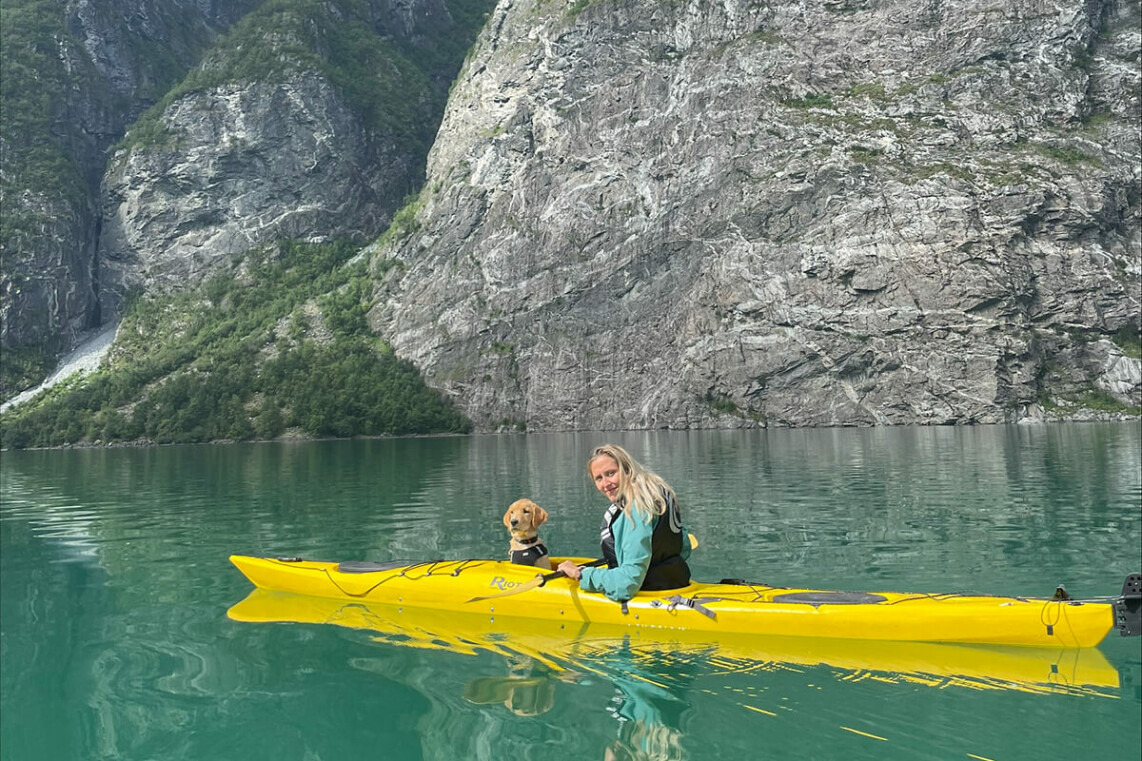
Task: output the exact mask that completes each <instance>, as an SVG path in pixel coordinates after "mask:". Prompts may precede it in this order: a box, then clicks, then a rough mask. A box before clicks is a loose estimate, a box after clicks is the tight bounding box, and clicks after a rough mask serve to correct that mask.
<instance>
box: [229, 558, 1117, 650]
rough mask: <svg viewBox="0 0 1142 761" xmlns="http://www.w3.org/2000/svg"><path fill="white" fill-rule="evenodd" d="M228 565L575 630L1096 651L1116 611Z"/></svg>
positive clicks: (265, 579) (297, 583)
mask: <svg viewBox="0 0 1142 761" xmlns="http://www.w3.org/2000/svg"><path fill="white" fill-rule="evenodd" d="M571 559H572V560H576V562H579V563H583V562H586V561H585V560H583V559H581V558H571ZM230 560H231V562H233V563H234V565H235V566H236V567H237V568H238V569H239V570H240V571H241V572H242V573H243V574H244V575H245V576H246V577H247V578H248V579H249V580H250V581H251V582H252V583H253V584H254V585H255V586H256V587H258V588H259V589H264V590H273V591H279V592H290V593H294V594H299V595H309V596H313V597H322V598H330V599H338V600H356V601H361V602H367V603H382V604H388V605H394V606H397V607H398V608H403V607H414V608H423V609H430V610H434V611H439V612H445V613H446V612H449V611H452V612H456V613H464V614H479V615H482V616H487V617H489V618H491V619H496V618H500V617H508V618H518V619H540V620H546V621H553V622H559V623H560V624H562V625H564V626H575V627H581V626H583V625H589V624H599V625H606V626H617V627H627V628H633V629H643V628H651V629H679V630H687V631H690V632H707V633H710V634H718V635H765V636H769V637H824V638H839V639H849V640H881V641H899V642H933V643H960V644H986V645H1013V646H1032V647H1053V648H1084V647H1093V646H1095V645H1097V644H1098V643H1099V642H1100V641H1102V639H1103V638H1104V637H1105V636H1106V634H1107V633H1108V632H1109V631H1110V630H1111V628H1112V627H1113V625H1114V612H1113V608H1112V605H1111V604H1110V603H1104V602H1089V601H1077V600H1069V601H1057V600H1050V599H1042V598H1024V597H998V596H988V595H963V594H908V593H898V592H880V593H863V592H856V593H849V592H835V591H831V590H814V589H799V588H798V589H790V588H784V587H771V586H768V585H764V584H721V583H719V584H704V583H692V584H690V585H689V586H687V587H684V588H682V589H674V590H669V591H665V592H639V593H638V594H637V595H635V597H634V598H633V599H632V600H630V601H629V602H628V603H627V604H626V605H625V606H624V605H620V604H619V603H616V602H614V601H612V600H609V599H607V598H606V597H604V596H603V595H599V594H594V593H588V592H584V591H581V590H580V589H579V587H578V584H577V583H576V582H573V581H571V580H569V579H566V578H557V579H552V580H550V581H547V582H546V583H545V584H543V585H542V586H538V587H536V588H533V589H529V590H528V591H524V592H521V593H518V594H509V593H511V592H512V591H513V590H515V589H518V588H520V587H525V586H528V585H534V584H535V582H536V580H537V577H538V576H539V572H538V571H537V570H536V569H535V568H532V567H530V566H522V565H514V564H512V563H508V562H506V561H497V560H448V561H434V562H426V563H413V564H401V565H397V564H388V566H379V567H378V568H379V569H378V570H365V571H364V572H362V571H361V570H360V567H358V568H357V569H355V570H354V571H353V572H346V570H343V569H342V565H341V564H338V563H332V562H319V561H308V560H293V559H274V558H257V557H250V556H243V555H234V556H232V557H231V558H230ZM553 562H554V563H556V564H557V563H558V562H559V561H558V560H555V561H553ZM365 565H366V568H368V565H367V564H365ZM344 567H345V568H349V564H345V566H344ZM497 595H499V596H497Z"/></svg>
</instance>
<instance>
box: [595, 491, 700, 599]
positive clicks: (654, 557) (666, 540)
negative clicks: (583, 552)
mask: <svg viewBox="0 0 1142 761" xmlns="http://www.w3.org/2000/svg"><path fill="white" fill-rule="evenodd" d="M665 497H666V512H665V513H663V514H662V515H656V516H655V517H654V533H653V534H651V537H650V566H649V567H648V568H647V569H646V578H645V579H643V580H642V586H641V587H640V589H645V590H647V591H657V590H661V589H678V588H680V587H684V586H686V585H687V584H689V583H690V566H688V565H686V561H685V559H683V557H682V514H681V510H679V509H678V503H677V502H675V501H674V500H673V499H672V498H671V497H670V495H665ZM622 514H623V509H622V508H621V507H619V506H618V505H611V506H610V507H608V508H607V512H605V513H603V526H602V528H601V529H600V531H599V538H600V539H601V542H600V544H601V545H602V552H603V557H604V558H605V559H606V561H607V567H608V568H617V567H618V564H619V559H618V555H617V554H616V553H615V535H614V532H613V531H612V530H611V527H612V526H613V525H614V523H615V521H617V520H618V519H619V518H620V517H621V516H622ZM664 519H665V520H664Z"/></svg>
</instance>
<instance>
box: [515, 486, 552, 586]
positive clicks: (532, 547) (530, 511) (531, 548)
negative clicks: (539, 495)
mask: <svg viewBox="0 0 1142 761" xmlns="http://www.w3.org/2000/svg"><path fill="white" fill-rule="evenodd" d="M546 520H547V511H546V510H544V509H543V508H542V507H540V506H539V505H537V504H535V503H534V502H532V501H531V500H530V499H517V500H516V501H515V502H512V504H511V507H509V508H508V511H507V512H506V513H504V525H505V526H507V527H508V533H509V534H511V537H512V541H511V548H510V549H509V551H508V557H509V558H511V561H512V562H513V563H518V564H520V565H533V566H535V567H537V568H546V569H548V570H550V569H551V559H550V558H549V557H547V546H546V545H545V544H544V543H543V542H541V541H539V527H540V526H542V525H543V523H544V522H545V521H546Z"/></svg>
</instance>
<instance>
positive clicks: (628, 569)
mask: <svg viewBox="0 0 1142 761" xmlns="http://www.w3.org/2000/svg"><path fill="white" fill-rule="evenodd" d="M633 512H634V520H633V521H632V520H631V519H630V518H628V517H627V516H626V515H622V516H619V518H618V520H616V521H615V522H614V525H613V526H612V527H611V530H612V531H613V532H614V535H615V556H616V557H617V558H618V561H619V564H618V567H616V568H584V569H583V570H582V573H581V575H580V577H579V587H580V588H581V589H584V590H586V591H588V592H602V593H603V594H605V595H606V596H607V597H609V598H611V599H612V600H617V601H619V602H622V601H624V600H629V599H630V598H632V597H634V593H635V592H637V591H638V589H639V587H641V586H642V580H643V579H645V578H646V569H647V568H649V567H650V548H651V539H652V537H653V536H654V518H653V517H646V516H643V515H642V514H641V513H639V512H638V511H637V510H635V511H633Z"/></svg>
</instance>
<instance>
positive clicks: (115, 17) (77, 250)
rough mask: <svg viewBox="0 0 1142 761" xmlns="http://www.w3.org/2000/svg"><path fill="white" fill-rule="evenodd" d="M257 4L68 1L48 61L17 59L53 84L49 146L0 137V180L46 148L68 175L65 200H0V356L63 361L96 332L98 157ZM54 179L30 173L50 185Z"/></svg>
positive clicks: (38, 139)
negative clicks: (0, 214) (53, 149)
mask: <svg viewBox="0 0 1142 761" xmlns="http://www.w3.org/2000/svg"><path fill="white" fill-rule="evenodd" d="M257 2H260V0H233V1H232V2H224V3H221V2H213V1H210V2H204V1H203V0H197V1H194V2H187V1H186V0H114V2H108V0H68V2H66V3H62V4H61V5H62V7H61V8H60V14H61V17H60V26H59V28H58V30H57V33H56V34H55V35H54V36H53V41H52V44H51V45H45V46H41V48H40V49H39V53H40V54H41V55H42V56H44V57H46V58H37V57H35V56H33V57H32V58H30V59H24V58H21V59H19V60H20V62H21V64H22V65H24V66H29V65H31V66H35V65H37V64H38V65H39V66H41V67H42V68H41V70H38V71H36V72H35V74H34V76H35V77H38V78H39V81H40V82H41V83H43V86H44V87H45V88H48V89H49V90H50V88H51V87H53V86H54V85H56V84H57V83H56V79H57V78H58V79H59V80H60V81H61V82H62V84H61V85H60V87H59V90H58V92H57V91H54V90H52V91H51V92H50V93H49V95H50V97H49V101H50V102H47V108H48V109H49V111H50V113H46V114H42V115H37V116H42V118H43V119H45V120H46V122H47V124H48V125H49V126H48V129H49V130H50V133H51V135H50V136H49V135H43V134H37V135H24V134H15V135H10V134H6V135H5V138H4V140H3V145H0V171H2V172H3V174H4V175H5V179H8V178H10V177H11V176H13V174H12V172H13V168H14V167H19V165H20V164H21V163H27V162H28V161H29V160H30V159H28V158H27V155H28V154H29V152H33V153H34V152H35V151H38V150H40V149H42V148H43V144H44V143H45V142H48V141H50V142H51V143H52V144H53V145H56V146H57V147H58V149H59V152H60V154H61V157H62V158H63V159H64V160H65V161H66V162H68V164H69V166H68V167H67V170H66V173H65V175H64V176H63V177H62V178H61V177H56V178H54V180H55V181H56V184H58V185H63V186H66V187H65V188H64V189H63V191H62V192H61V191H60V190H59V189H51V190H45V189H44V188H40V187H35V188H24V189H21V190H17V191H16V192H6V193H4V194H3V197H2V198H0V203H2V205H3V207H4V210H5V214H6V217H7V219H6V222H7V221H9V220H11V221H13V222H14V224H13V225H11V226H10V227H9V229H7V230H5V234H4V236H3V239H2V242H0V245H2V247H3V257H2V265H0V346H2V347H3V348H4V349H11V348H16V347H29V346H31V347H42V348H44V349H46V350H47V351H48V352H55V353H61V352H64V351H66V350H68V349H69V348H71V347H72V346H73V344H74V341H75V338H76V336H77V335H78V334H79V333H81V332H82V331H83V330H85V329H87V328H90V327H93V326H95V325H98V324H100V322H101V321H102V319H103V315H102V314H101V312H100V306H99V301H100V299H99V282H98V274H99V265H98V263H97V262H96V259H95V252H96V244H97V240H98V236H99V229H100V226H99V214H98V205H99V204H98V195H99V184H100V178H101V177H102V174H103V171H104V169H105V167H106V163H107V150H108V148H109V147H110V146H111V145H113V144H114V143H115V142H116V141H117V140H119V138H121V137H122V136H123V133H124V131H125V130H126V128H127V125H129V124H130V123H131V122H132V121H133V120H134V119H135V118H136V117H138V115H139V114H140V113H141V112H142V111H143V110H145V109H146V108H147V107H149V106H150V105H151V104H152V103H154V102H155V101H156V100H158V99H159V98H160V97H161V96H162V95H163V93H164V92H165V90H166V88H168V87H170V86H171V85H172V84H174V82H175V81H176V80H177V79H178V78H179V77H181V75H182V73H184V72H185V71H186V70H187V68H189V67H190V66H191V65H192V64H193V63H194V62H195V61H196V60H197V58H198V56H199V55H200V54H201V52H202V50H203V49H204V48H206V47H207V46H208V45H210V44H211V43H212V42H213V41H214V39H215V37H216V36H217V35H218V33H219V32H220V31H223V30H225V29H226V28H228V27H229V25H230V24H232V23H233V22H234V21H235V20H236V19H237V18H239V17H241V16H242V15H243V14H245V13H246V12H247V11H248V10H249V8H251V7H253V6H255V5H256V4H257ZM16 42H19V41H18V40H17V41H16ZM5 55H13V56H16V55H17V54H16V53H15V52H14V51H5ZM6 86H9V87H10V86H12V83H6ZM31 160H34V159H31ZM57 170H58V167H47V168H43V167H41V168H39V171H40V172H41V173H49V174H50V173H51V172H52V171H57ZM19 171H20V169H17V171H16V172H15V174H18V173H19ZM33 174H35V172H33ZM48 184H49V185H50V184H51V183H50V182H49V183H48ZM76 185H78V186H79V187H75V186H76ZM0 386H3V387H4V390H5V392H7V391H9V390H10V389H8V383H7V379H0Z"/></svg>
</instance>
